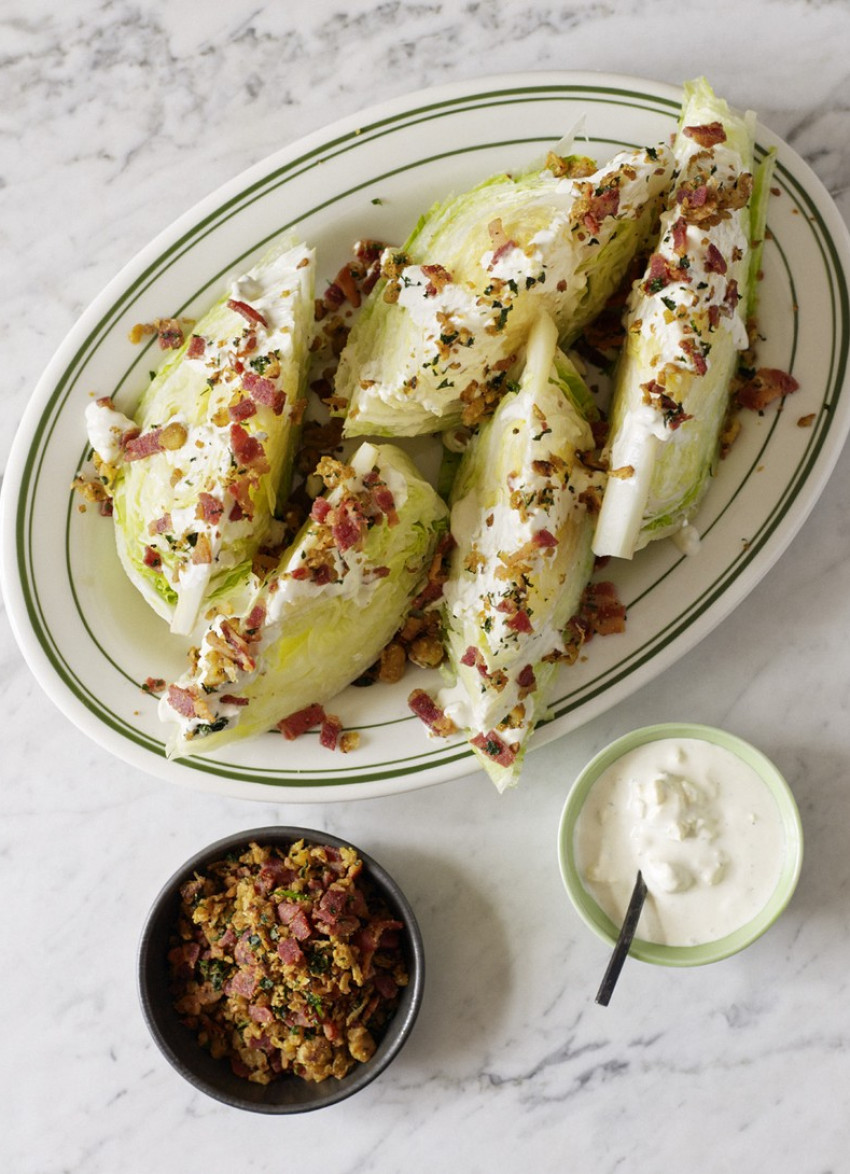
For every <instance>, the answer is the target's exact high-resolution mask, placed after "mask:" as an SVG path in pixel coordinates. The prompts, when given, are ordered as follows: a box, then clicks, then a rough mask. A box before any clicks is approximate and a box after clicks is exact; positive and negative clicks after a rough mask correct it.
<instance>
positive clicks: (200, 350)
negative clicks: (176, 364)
mask: <svg viewBox="0 0 850 1174" xmlns="http://www.w3.org/2000/svg"><path fill="white" fill-rule="evenodd" d="M206 349H207V340H206V339H205V338H202V337H201V335H200V334H193V335H192V338H191V340H190V342H189V346H188V347H187V349H186V358H187V359H200V358H202V357H203V354H204V352H205V351H206Z"/></svg>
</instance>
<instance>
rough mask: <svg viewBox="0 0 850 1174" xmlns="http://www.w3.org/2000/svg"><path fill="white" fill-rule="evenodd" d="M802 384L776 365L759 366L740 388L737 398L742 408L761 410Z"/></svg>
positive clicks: (754, 410)
mask: <svg viewBox="0 0 850 1174" xmlns="http://www.w3.org/2000/svg"><path fill="white" fill-rule="evenodd" d="M799 386H800V384H799V383H798V382H797V380H796V379H795V378H794V376H793V375H789V374H788V373H787V372H786V371H780V370H779V369H778V368H776V367H759V369H758V371H756V373H755V375H753V376H752V378H751V379H748V380H747V382H746V383H744V384H743V385H742V386H741V387H739V388H738V390H737V392H736V394H735V399H736V401H737V403H738V404H739V405H740V406H741V407H742V408H748V409H749V410H750V411H753V412H760V411H762V409H764V408H766V407H767V405H768V404H770V403H773V401H774V400H775V399H780V398H781V397H782V396H785V395H791V393H792V392H795V391H797V390H798V388H799Z"/></svg>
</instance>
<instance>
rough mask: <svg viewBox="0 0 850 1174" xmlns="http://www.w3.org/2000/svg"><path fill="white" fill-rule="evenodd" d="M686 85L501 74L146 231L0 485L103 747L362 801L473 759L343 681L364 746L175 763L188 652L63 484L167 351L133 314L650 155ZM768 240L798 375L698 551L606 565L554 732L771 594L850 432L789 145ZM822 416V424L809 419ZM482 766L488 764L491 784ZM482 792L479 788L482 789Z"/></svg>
mask: <svg viewBox="0 0 850 1174" xmlns="http://www.w3.org/2000/svg"><path fill="white" fill-rule="evenodd" d="M680 98H681V95H680V93H679V92H678V91H677V90H675V89H673V88H671V87H668V86H663V85H659V84H656V83H651V82H646V81H641V80H638V79H635V78H630V77H622V76H610V75H603V74H569V73H563V74H562V73H558V74H549V73H539V74H523V75H513V76H508V77H503V78H500V79H493V78H485V79H478V80H477V81H471V82H469V83H464V84H461V85H454V86H449V87H443V88H440V89H436V90H432V91H428V92H426V93H418V94H413V95H410V96H408V97H406V98H403V99H400V100H397V101H394V102H391V103H388V104H386V105H384V106H381V107H376V108H374V109H371V110H368V111H365V112H363V113H362V114H360V115H358V116H357V117H356V118H349V119H346V120H345V121H343V122H340V123H337V124H335V125H334V126H332V127H329V128H328V129H327V130H324V131H321V132H319V133H318V134H314V135H311V136H310V137H308V138H306V139H303V140H301V141H300V142H298V143H295V144H293V145H292V146H289V147H287V148H286V149H285V150H283V151H281V152H279V153H278V154H276V155H274V156H272V157H271V158H270V159H268V160H266V161H265V162H264V163H261V164H259V165H258V166H256V167H254V168H252V169H251V170H250V171H248V172H246V173H245V174H243V175H242V176H240V177H239V178H238V179H236V180H234V181H233V182H232V183H230V184H228V185H227V186H226V187H224V188H222V189H221V190H220V191H218V192H216V193H215V194H214V195H212V196H210V197H209V198H208V199H207V200H205V201H203V203H201V204H200V205H198V206H197V207H196V208H194V209H193V210H192V211H191V212H189V213H187V215H185V216H184V217H183V218H182V219H181V220H179V221H178V222H177V223H176V224H174V225H173V226H172V227H171V228H169V229H168V230H167V231H166V232H164V233H163V234H162V235H161V236H159V237H158V238H157V239H156V240H155V241H153V242H152V243H151V244H150V245H149V246H148V247H147V248H146V249H145V250H143V252H142V253H140V254H139V256H138V257H136V258H135V260H133V261H132V262H131V263H130V264H129V265H128V266H127V267H126V268H125V269H124V271H123V272H122V273H120V274H119V276H118V277H117V278H116V279H115V280H114V281H113V282H111V284H110V285H109V286H108V287H107V288H106V289H105V290H104V291H103V293H102V294H101V295H100V297H98V298H97V300H96V301H95V302H94V304H93V305H92V306H91V307H90V308H89V309H88V311H87V312H86V313H85V314H84V315H83V317H82V318H81V319H80V321H79V322H78V323H77V325H76V326H75V327H74V329H73V330H72V331H71V333H70V335H69V336H68V338H67V339H66V340H65V342H64V343H63V345H62V347H61V348H60V350H59V352H58V353H57V354H56V356H55V357H54V359H53V360H52V362H51V363H50V365H49V367H48V368H47V370H46V372H45V374H44V375H43V377H42V379H41V381H40V382H39V384H38V386H37V387H36V389H35V391H34V393H33V395H32V398H31V400H30V403H29V405H28V408H27V411H26V413H25V416H24V418H23V421H22V422H21V425H20V430H19V432H18V435H17V438H16V441H15V444H14V448H13V452H12V455H11V459H10V462H9V468H8V471H7V474H6V478H5V485H4V491H3V510H2V525H3V531H2V553H3V590H4V594H5V598H6V602H7V606H8V610H9V615H10V617H11V621H12V624H13V627H14V630H15V633H16V636H17V639H18V641H19V643H20V646H21V649H22V651H23V654H24V656H25V657H26V660H27V662H28V663H29V665H30V666H31V668H32V671H33V672H34V674H35V676H36V677H37V679H38V680H39V682H40V683H41V685H42V686H43V688H44V689H45V690H46V692H47V693H48V694H49V695H50V697H51V698H52V699H53V701H54V702H55V703H56V704H57V705H58V706H59V708H60V709H61V710H62V711H63V712H64V713H65V714H66V715H67V716H68V717H69V718H70V719H71V720H72V721H74V722H75V723H76V724H77V725H78V726H79V727H80V728H81V729H82V730H84V731H85V732H86V733H87V734H89V735H90V736H91V737H92V738H94V739H95V740H96V741H97V742H99V743H100V744H101V745H102V746H104V747H106V748H107V749H108V750H110V751H111V752H113V753H114V754H116V755H117V756H118V757H119V758H122V759H124V760H126V761H127V762H129V763H132V764H134V765H135V766H138V767H141V768H142V769H144V770H147V771H149V772H151V773H153V774H155V775H158V776H160V777H162V778H164V779H167V780H171V781H174V782H182V783H186V784H189V785H192V786H196V787H200V788H204V789H206V790H210V791H216V792H219V793H227V794H231V795H237V796H243V797H248V798H261V799H265V800H268V799H270V798H272V799H273V798H279V799H281V800H286V801H289V802H292V801H310V802H315V801H318V800H326V799H327V800H331V799H333V800H337V799H348V798H366V797H372V796H376V795H382V794H388V793H392V792H398V791H402V790H407V789H412V788H414V787H420V786H423V785H425V784H430V783H436V782H441V781H444V780H447V779H450V778H453V777H457V776H460V775H463V774H466V773H468V772H469V771H471V770H473V769H475V760H474V759H473V758H472V756H471V754H470V753H469V752H468V751H467V750H466V748H465V747H464V745H463V743H462V742H461V741H460V740H455V741H447V742H444V741H429V740H428V738H427V737H426V734H425V730H424V727H423V726H422V725H421V724H420V722H419V721H418V719H416V718H414V717H413V716H412V715H411V714H410V713H409V711H408V709H407V705H406V698H407V696H408V693H409V692H410V690H411V689H412V688H413V687H414V686H415V685H418V684H427V683H428V676H427V674H426V673H424V672H421V671H420V670H416V671H415V672H414V673H412V674H409V675H408V676H407V677H406V678H405V679H404V680H403V681H402V682H401V684H399V685H396V686H386V685H375V686H373V687H371V688H368V689H356V688H351V689H349V690H347V691H346V692H345V693H344V694H342V695H341V696H340V698H339V699H338V701H337V702H335V703H334V705H333V706H332V708H333V710H334V711H335V712H336V713H338V714H339V716H340V717H341V718H342V720H343V722H344V723H345V725H346V727H348V728H356V729H359V730H360V731H361V732H362V743H361V746H360V748H359V750H357V751H356V752H355V753H351V754H348V755H341V754H339V753H331V752H329V751H327V750H323V749H322V748H321V747H320V746H319V744H318V740H317V739H316V738H315V737H314V736H312V735H306V736H305V737H303V738H301V739H299V740H298V741H296V742H294V743H288V742H286V741H284V739H283V738H281V737H280V736H279V735H278V734H276V733H275V734H268V735H265V736H263V737H260V738H257V739H255V740H253V741H250V742H246V743H244V744H237V745H236V746H234V747H232V748H230V749H228V750H226V751H222V752H220V753H219V754H217V755H214V756H211V757H200V756H198V757H193V758H187V759H184V760H182V761H169V760H167V759H166V757H165V750H164V731H163V729H162V727H161V726H160V723H159V721H158V719H157V716H156V701H155V700H154V699H153V698H152V697H150V696H148V695H147V694H145V693H144V692H143V691H142V690H141V688H140V683H141V682H142V681H144V680H145V678H146V677H148V676H154V677H165V678H170V679H173V678H174V677H176V676H177V675H179V673H180V671H181V669H182V666H183V662H184V647H183V646H182V645H179V644H175V643H173V642H172V640H173V638H172V637H170V636H169V634H168V632H167V629H166V627H165V625H164V624H163V623H162V621H160V620H159V619H158V618H157V617H156V616H155V615H154V614H153V613H152V612H151V611H149V610H148V608H147V606H146V605H145V604H144V603H143V602H142V600H141V598H140V597H139V596H138V595H137V594H136V592H135V590H134V588H133V587H131V586H130V584H129V583H128V582H127V581H126V579H125V578H124V575H123V573H122V571H121V569H120V567H119V565H118V561H117V558H116V555H115V552H114V548H113V539H112V526H111V524H110V523H109V522H108V521H106V520H104V519H103V518H101V517H99V516H98V514H97V511H95V510H92V509H89V510H88V511H86V512H84V513H81V512H80V511H79V508H78V507H79V499H77V498H75V496H74V495H73V494H72V493H71V492H70V491H69V485H70V483H71V481H72V479H73V477H74V476H75V474H76V472H77V471H78V469H79V468H80V467H81V465H82V463H83V461H84V459H85V457H86V438H85V431H84V425H83V410H84V407H85V405H86V403H87V402H88V401H89V399H90V397H91V395H92V394H93V393H94V394H98V395H104V394H114V395H115V396H116V399H117V401H118V404H119V406H121V407H122V408H124V410H125V411H126V410H132V408H133V406H134V402H135V399H136V397H137V396H138V394H139V392H140V391H141V389H142V388H143V387H144V385H145V384H146V382H147V380H148V378H149V376H148V371H149V369H150V368H151V367H153V366H155V365H156V364H157V362H158V358H159V352H156V351H154V350H152V349H151V347H150V346H148V347H134V346H132V345H131V344H130V343H129V342H128V339H127V334H128V331H129V330H130V328H131V327H132V326H133V325H134V324H135V323H137V322H146V321H150V320H151V319H152V318H154V317H163V316H171V315H181V314H185V315H188V316H190V317H197V316H198V315H199V313H200V311H201V310H202V309H203V308H205V307H206V306H207V305H208V304H209V303H211V302H212V301H213V300H214V299H215V298H216V296H218V293H219V291H220V290H221V289H223V288H224V283H225V280H226V278H227V277H228V276H232V275H235V274H236V273H238V272H239V271H240V270H243V269H245V268H246V267H248V265H249V264H250V263H252V261H253V260H254V258H255V257H256V256H257V255H259V254H260V253H262V252H263V250H264V249H265V248H266V247H267V245H268V242H269V241H270V240H271V238H273V237H275V236H276V235H277V234H279V233H280V232H282V231H283V230H285V229H289V228H291V229H294V230H295V231H296V232H297V233H298V234H300V235H301V236H302V238H304V239H306V240H307V241H309V242H311V243H313V244H315V245H316V246H317V248H318V251H319V263H320V275H321V276H322V277H327V278H330V277H332V275H333V274H334V273H336V271H337V270H338V269H339V267H340V265H341V264H343V263H344V262H345V261H346V260H348V259H349V256H350V250H351V246H352V244H353V242H354V241H355V240H357V239H358V238H360V237H372V238H377V239H381V240H384V241H387V242H389V243H401V242H402V241H403V239H404V238H405V237H406V236H407V233H408V230H409V228H410V227H411V226H412V224H413V223H414V221H415V219H416V217H417V216H418V214H419V213H420V212H421V211H422V210H424V209H425V208H427V207H428V205H429V204H430V203H431V202H432V201H433V200H435V199H437V198H441V197H445V196H446V195H447V194H449V193H451V192H452V191H460V190H463V189H464V188H466V187H469V186H471V185H472V184H473V183H475V182H476V181H478V180H480V179H482V178H485V177H486V176H488V175H490V174H491V173H494V172H497V171H500V170H503V169H508V170H510V169H511V168H516V167H520V166H523V165H525V164H526V163H527V162H528V161H530V160H534V159H536V158H539V157H542V156H543V155H545V152H546V150H547V148H548V147H549V146H551V145H552V144H553V143H554V142H556V141H557V140H558V139H559V138H561V136H562V135H563V134H564V133H565V132H567V131H569V130H571V129H572V128H573V127H574V126H575V125H576V123H580V124H581V125H582V126H583V128H584V134H586V137H587V140H588V142H587V144H586V146H584V147H582V150H583V151H585V152H586V153H588V154H591V155H593V156H594V157H596V158H597V159H598V160H600V162H601V161H603V160H605V159H607V158H608V157H610V156H611V155H612V154H614V153H615V152H616V151H617V150H619V149H620V148H622V147H626V146H634V145H652V144H654V143H657V142H658V141H660V140H662V139H665V138H667V136H668V135H669V134H670V132H671V130H672V129H673V127H674V125H675V120H676V116H677V112H678V107H679V102H680ZM772 146H773V147H775V148H776V149H777V152H778V165H777V168H776V173H775V180H774V188H775V195H774V197H773V199H772V201H771V205H770V211H769V229H770V235H771V239H770V240H769V242H768V244H767V246H766V249H765V254H764V281H763V284H762V290H761V296H762V309H761V316H760V323H761V330H762V333H763V335H764V336H765V341H764V344H763V345H762V347H761V350H760V353H759V363H760V364H761V365H766V366H774V367H780V368H783V369H785V370H787V371H791V372H793V374H794V375H795V376H796V378H797V379H798V380H799V382H800V385H801V388H800V390H799V391H798V392H797V393H796V394H795V395H794V396H793V398H791V399H788V400H787V401H786V404H785V407H784V410H782V411H777V410H776V408H775V406H774V407H772V408H771V409H769V410H768V411H767V412H765V414H764V415H762V416H759V415H756V414H750V413H747V415H746V419H745V420H744V425H745V426H744V429H743V434H742V436H741V437H740V438H739V440H738V441H737V442H736V444H735V445H734V447H733V449H732V452H731V455H730V456H729V458H728V459H727V460H726V461H724V462H723V463H722V465H721V468H720V471H719V474H718V476H717V478H716V480H715V482H714V483H713V485H712V488H711V491H710V493H709V496H708V498H707V500H706V503H705V507H704V508H703V510H702V512H701V514H700V516H699V518H698V520H697V526H698V529H699V530H700V532H701V534H702V536H703V542H702V547H701V550H700V552H699V553H698V555H696V556H693V557H691V558H685V557H683V556H682V555H681V554H679V553H678V551H677V550H676V548H675V547H674V546H673V545H672V544H671V543H669V542H662V543H657V544H656V545H655V546H653V547H650V548H649V549H647V550H646V551H643V552H641V554H640V555H639V556H638V557H637V558H636V559H635V560H634V561H633V562H632V563H631V564H622V565H619V564H617V565H614V564H610V565H609V566H608V568H606V571H605V575H606V577H608V578H611V579H613V580H614V581H615V582H616V583H617V585H618V588H619V593H620V597H621V599H622V600H623V601H624V602H625V603H626V604H627V606H628V623H627V631H626V632H625V633H624V634H622V635H618V636H611V637H608V638H606V639H596V640H594V641H593V642H592V643H591V644H590V645H589V646H588V649H587V659H586V660H585V661H584V662H583V663H579V664H577V665H575V666H573V667H572V668H570V669H564V670H563V672H562V675H561V678H560V682H559V687H558V690H557V693H556V697H555V703H554V706H553V710H554V714H555V717H554V720H553V721H551V722H550V723H549V724H548V725H546V726H545V727H543V728H542V729H540V730H539V731H538V732H537V735H536V742H537V744H538V745H541V744H542V743H544V742H546V741H549V740H551V739H553V738H557V737H561V736H562V735H564V734H566V733H568V732H569V731H570V730H572V729H575V728H576V727H577V726H579V725H580V724H582V723H583V722H585V721H587V720H588V719H590V718H591V717H594V716H596V715H597V714H599V713H601V712H602V711H604V710H605V709H607V708H608V707H610V706H612V705H614V704H616V703H617V702H619V701H621V700H622V699H623V698H625V697H626V696H628V695H629V694H630V693H632V692H633V691H634V690H635V689H637V688H638V687H639V686H640V685H642V684H643V683H645V682H646V681H647V680H649V679H650V678H651V677H653V676H655V675H656V674H657V673H659V672H661V671H662V670H663V669H665V668H666V667H668V666H669V665H671V664H672V663H673V662H674V661H676V660H677V659H678V658H679V657H681V656H682V655H683V654H684V653H685V652H687V651H688V650H689V649H690V648H692V647H693V646H694V645H695V644H696V643H697V642H698V641H699V640H700V639H702V638H703V637H704V636H705V635H706V634H707V633H708V632H710V631H711V630H712V629H713V628H714V627H715V626H716V625H717V624H718V623H720V621H721V620H722V619H723V618H724V617H725V616H726V615H728V613H729V612H730V611H731V610H732V609H733V608H734V607H735V606H736V604H738V603H739V602H740V601H741V600H742V599H743V598H744V597H745V596H746V595H747V593H748V592H749V591H750V590H751V589H752V588H753V587H754V586H755V584H756V583H757V582H758V581H759V580H760V579H761V578H762V576H763V575H764V574H765V573H766V572H767V571H768V570H769V568H770V567H771V566H772V565H773V563H774V562H775V561H776V559H777V558H778V557H779V555H780V554H781V553H782V551H783V550H784V549H785V548H786V546H787V545H788V543H789V542H790V540H791V538H792V537H793V536H794V534H795V533H796V532H797V530H798V529H799V528H800V526H801V525H802V523H803V521H804V520H805V518H806V516H807V515H808V513H809V511H810V510H811V508H812V506H813V504H814V502H815V501H816V500H817V498H818V496H819V494H820V492H821V490H822V489H823V487H824V484H825V482H826V479H827V477H828V476H829V473H830V472H831V470H832V468H833V466H834V464H835V461H836V460H837V457H838V454H839V452H840V449H841V446H842V444H843V442H844V439H845V436H846V434H847V431H848V427H850V404H848V401H850V387H848V386H847V357H848V339H850V321H848V319H849V318H850V313H849V312H848V290H847V273H848V272H850V244H848V234H847V231H846V228H845V226H844V224H843V222H842V220H841V218H840V216H839V214H838V212H837V210H836V209H835V207H834V206H833V204H832V202H831V200H830V198H829V196H828V194H827V193H826V192H825V190H824V188H823V187H822V185H821V184H820V182H819V181H818V180H817V179H816V177H815V176H814V175H813V173H812V172H811V171H810V170H809V168H808V167H807V166H806V165H805V164H804V163H803V162H802V161H801V160H800V159H799V158H798V156H797V155H796V154H795V153H794V152H793V151H792V150H791V149H790V148H789V147H788V146H787V145H785V144H784V143H783V142H781V141H780V140H778V139H777V138H776V136H774V135H772V134H771V133H770V132H769V131H767V130H765V129H763V128H759V132H758V151H759V154H760V155H761V154H762V153H763V152H764V151H765V150H767V149H768V148H770V147H772ZM804 416H811V417H812V422H811V424H810V426H808V427H800V426H798V420H799V419H800V418H801V417H804ZM482 780H483V775H482ZM484 785H486V784H484Z"/></svg>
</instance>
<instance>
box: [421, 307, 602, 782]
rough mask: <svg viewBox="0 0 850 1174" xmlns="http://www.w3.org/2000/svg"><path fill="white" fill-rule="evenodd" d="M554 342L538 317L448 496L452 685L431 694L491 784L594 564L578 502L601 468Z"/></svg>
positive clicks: (589, 527) (586, 519) (524, 735)
mask: <svg viewBox="0 0 850 1174" xmlns="http://www.w3.org/2000/svg"><path fill="white" fill-rule="evenodd" d="M556 347H557V329H556V327H555V324H554V322H553V321H552V319H551V318H550V317H549V316H548V315H546V314H542V315H541V316H540V317H539V318H538V320H537V321H536V322H535V324H534V327H533V329H532V332H531V334H530V336H529V342H528V350H527V362H526V365H525V369H524V371H523V374H522V377H521V380H520V384H519V388H518V390H516V391H511V392H508V393H507V394H506V395H505V397H504V398H503V399H502V401H501V402H500V404H499V406H498V408H497V409H496V412H495V414H494V415H493V417H492V418H491V419H490V420H489V421H488V422H487V423H486V424H484V425H483V427H482V428H481V429H480V431H479V432H478V433H477V435H476V436H475V437H474V438H473V440H472V442H471V444H470V447H469V449H468V450H467V452H466V453H465V455H464V458H463V461H462V463H461V466H460V469H459V470H458V474H457V477H456V480H455V484H454V487H453V491H452V498H451V533H452V537H453V539H454V543H455V545H454V548H453V550H452V555H451V563H450V570H449V576H448V580H447V582H446V583H445V585H444V588H443V604H442V606H443V617H444V629H445V642H446V650H447V655H448V660H449V666H450V669H449V671H450V677H451V678H452V680H453V683H452V684H450V685H448V686H447V688H445V689H444V690H442V691H441V692H440V694H439V697H438V699H437V701H438V706H439V708H440V710H441V711H442V712H443V713H444V714H445V715H446V717H448V718H450V719H451V720H452V721H453V722H454V723H455V725H456V726H458V727H460V728H462V729H464V730H465V731H466V732H467V735H468V738H469V742H470V745H471V746H472V748H473V750H474V751H475V753H476V755H477V757H478V758H479V760H480V762H481V763H482V765H483V766H484V768H485V770H486V771H487V772H488V774H489V775H490V777H491V778H492V779H493V781H494V783H495V784H496V786H497V787H498V788H499V789H500V790H503V789H504V788H505V787H507V786H510V785H512V784H514V783H516V781H517V780H518V778H519V773H520V769H521V765H522V760H523V756H524V754H525V751H526V747H527V745H528V741H529V738H530V737H531V734H532V732H533V730H534V728H535V726H536V725H537V723H538V722H539V721H540V720H541V718H543V717H544V716H545V712H546V706H547V700H548V697H549V693H550V689H551V685H552V683H553V681H554V678H555V676H556V674H557V672H558V665H559V662H560V660H561V659H562V658H563V655H564V652H565V638H564V629H565V628H566V626H567V624H568V622H569V620H570V619H571V617H572V616H574V615H575V614H576V613H577V612H578V610H579V604H580V600H581V596H582V593H583V591H584V588H585V586H586V585H587V582H588V580H589V578H590V574H591V571H592V569H593V555H592V552H591V539H592V535H593V512H592V504H591V508H590V509H589V508H588V505H587V504H586V503H587V501H588V498H591V499H592V498H594V497H595V496H596V493H595V490H596V489H597V488H598V479H599V474H597V473H594V472H593V471H592V470H590V469H589V468H587V467H585V465H584V464H583V463H582V454H583V453H585V452H586V451H587V450H592V449H593V447H594V441H593V434H592V431H591V428H590V425H589V424H588V422H587V419H586V418H585V417H584V415H583V414H582V411H581V409H580V408H579V407H578V406H577V404H578V403H581V404H582V405H583V406H587V405H588V396H589V393H588V391H587V389H586V387H585V386H584V384H583V382H582V380H581V378H580V377H579V375H578V373H577V372H576V370H575V368H574V367H573V366H572V364H571V363H570V362H569V360H568V359H567V358H566V356H565V355H563V354H561V353H559V352H558V351H557V350H556ZM576 393H578V395H577V394H576Z"/></svg>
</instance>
